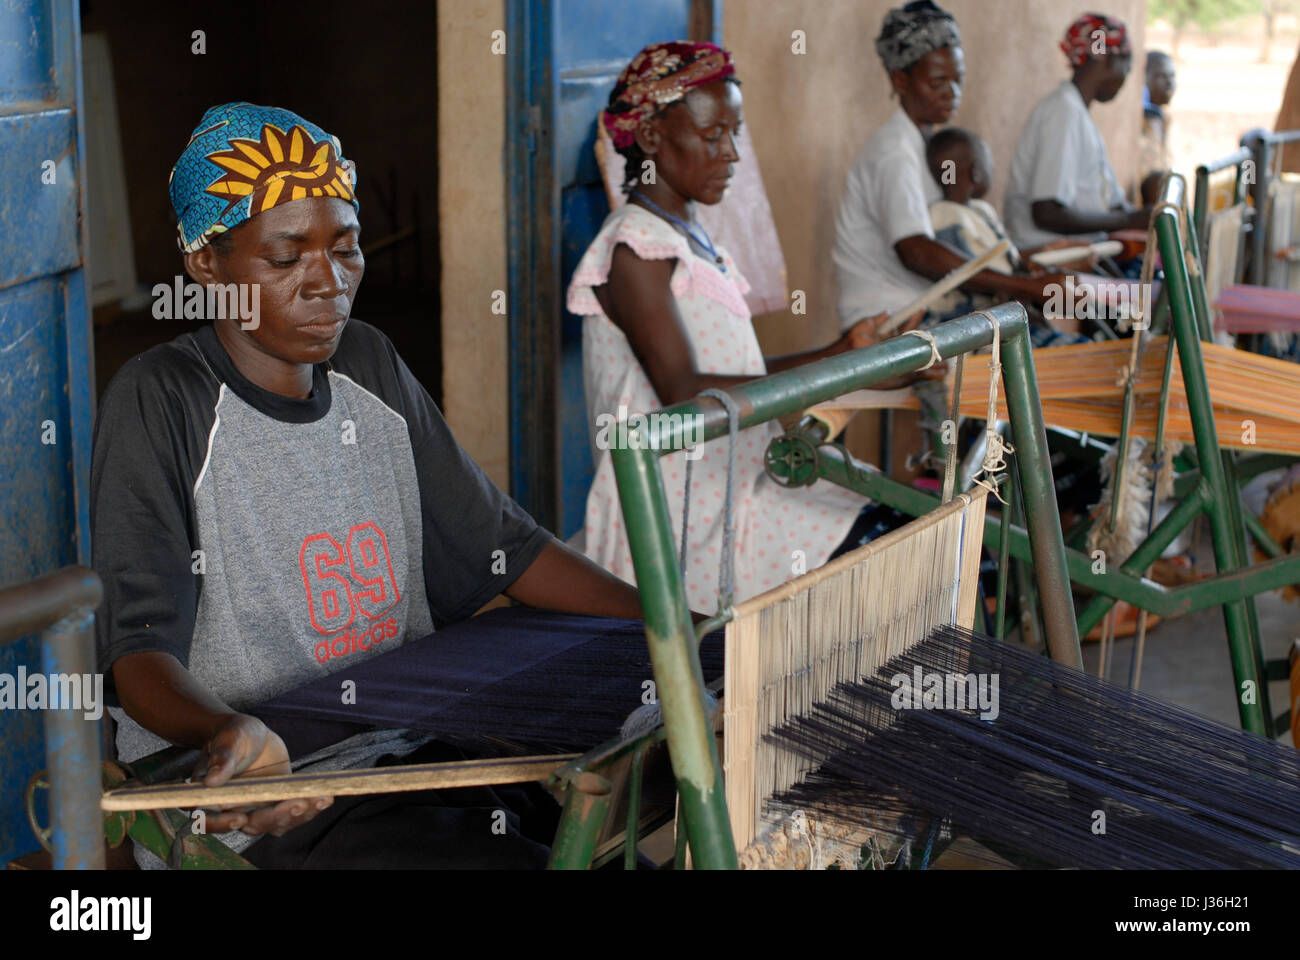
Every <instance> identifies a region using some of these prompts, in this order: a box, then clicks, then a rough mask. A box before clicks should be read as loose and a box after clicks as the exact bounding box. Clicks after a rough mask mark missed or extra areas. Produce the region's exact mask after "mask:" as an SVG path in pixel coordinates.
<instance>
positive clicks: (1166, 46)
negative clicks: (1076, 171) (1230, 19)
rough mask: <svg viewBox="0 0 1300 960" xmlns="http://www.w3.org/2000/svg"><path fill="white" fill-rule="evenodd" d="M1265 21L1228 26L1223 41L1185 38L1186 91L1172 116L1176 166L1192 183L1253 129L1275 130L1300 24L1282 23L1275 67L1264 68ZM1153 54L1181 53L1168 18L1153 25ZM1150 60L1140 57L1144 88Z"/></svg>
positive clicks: (1180, 60) (1181, 57)
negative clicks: (1145, 67)
mask: <svg viewBox="0 0 1300 960" xmlns="http://www.w3.org/2000/svg"><path fill="white" fill-rule="evenodd" d="M1263 36H1264V33H1263V22H1262V20H1261V19H1260V18H1259V17H1253V18H1246V19H1243V20H1240V21H1236V22H1234V23H1230V24H1225V25H1224V26H1223V27H1222V28H1221V29H1220V30H1219V31H1218V34H1217V36H1215V37H1206V36H1201V35H1199V34H1198V33H1196V32H1195V31H1188V32H1187V33H1185V34H1184V35H1183V37H1182V38H1181V40H1180V42H1179V44H1178V51H1177V55H1176V58H1175V65H1176V67H1177V70H1178V88H1177V91H1176V92H1175V94H1174V99H1173V102H1172V103H1170V105H1169V106H1168V107H1167V108H1166V110H1167V112H1168V114H1169V116H1170V118H1171V119H1170V127H1169V130H1170V149H1171V151H1172V154H1173V167H1174V169H1175V170H1177V171H1179V172H1180V173H1183V174H1186V175H1187V176H1188V178H1189V179H1190V177H1191V175H1192V174H1193V173H1195V171H1196V167H1197V165H1198V164H1202V163H1206V162H1208V161H1211V160H1214V159H1215V158H1217V157H1222V156H1224V155H1226V154H1229V153H1232V151H1234V150H1236V149H1237V146H1238V142H1239V140H1240V139H1241V135H1242V134H1243V133H1245V132H1246V131H1247V130H1249V129H1251V128H1252V127H1264V128H1266V129H1268V130H1272V129H1273V123H1274V121H1275V120H1276V119H1277V112H1278V108H1279V107H1280V106H1281V105H1282V93H1283V91H1284V90H1285V88H1286V81H1287V76H1288V74H1289V73H1290V70H1291V64H1292V62H1293V61H1294V60H1295V56H1296V52H1297V47H1298V46H1300V22H1298V21H1297V18H1296V17H1295V16H1290V17H1285V18H1279V22H1278V28H1277V31H1276V33H1275V35H1274V38H1273V42H1272V44H1271V45H1270V48H1269V57H1268V61H1267V62H1265V63H1260V62H1259V61H1260V52H1261V50H1262V48H1263ZM1147 48H1148V49H1157V50H1164V51H1165V52H1167V53H1168V52H1173V48H1174V42H1173V29H1172V28H1171V27H1170V26H1169V24H1168V23H1166V22H1164V21H1163V20H1157V21H1154V22H1149V23H1148V24H1147ZM1142 69H1143V63H1142V60H1141V59H1140V58H1138V57H1135V58H1134V64H1133V75H1134V77H1135V78H1137V79H1138V80H1139V82H1140V79H1141V76H1140V72H1141V70H1142Z"/></svg>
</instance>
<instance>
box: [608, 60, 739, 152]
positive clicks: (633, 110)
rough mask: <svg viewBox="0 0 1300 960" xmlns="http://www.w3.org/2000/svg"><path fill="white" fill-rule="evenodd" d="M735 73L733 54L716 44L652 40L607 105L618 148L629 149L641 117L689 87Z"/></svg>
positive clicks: (620, 77) (626, 70)
mask: <svg viewBox="0 0 1300 960" xmlns="http://www.w3.org/2000/svg"><path fill="white" fill-rule="evenodd" d="M735 73H736V68H735V67H734V66H732V64H731V54H730V53H728V52H727V51H726V50H723V49H722V48H721V47H719V46H717V45H716V44H713V43H688V42H686V41H676V42H673V43H652V44H650V46H648V47H646V48H645V49H644V50H642V51H641V52H640V53H638V54H637V55H636V56H635V57H633V58H632V62H631V63H629V64H628V65H627V66H626V67H624V68H623V72H622V73H620V74H619V75H618V83H616V84H615V85H614V90H613V92H612V93H610V95H609V106H608V107H606V108H605V129H606V130H607V131H608V132H609V136H610V139H611V140H613V141H614V146H615V147H618V148H619V149H622V148H624V147H630V146H631V145H632V144H633V143H634V142H635V141H636V128H637V127H638V126H640V124H641V121H642V120H644V119H646V118H647V117H651V116H653V115H654V114H655V113H657V112H658V111H659V110H661V109H663V108H664V107H666V106H668V105H669V104H670V103H676V102H677V101H678V100H680V99H682V97H684V96H686V92H687V91H688V90H691V89H692V88H694V87H702V86H705V85H706V84H710V83H714V82H716V81H718V80H723V79H725V78H726V77H730V76H734V75H735Z"/></svg>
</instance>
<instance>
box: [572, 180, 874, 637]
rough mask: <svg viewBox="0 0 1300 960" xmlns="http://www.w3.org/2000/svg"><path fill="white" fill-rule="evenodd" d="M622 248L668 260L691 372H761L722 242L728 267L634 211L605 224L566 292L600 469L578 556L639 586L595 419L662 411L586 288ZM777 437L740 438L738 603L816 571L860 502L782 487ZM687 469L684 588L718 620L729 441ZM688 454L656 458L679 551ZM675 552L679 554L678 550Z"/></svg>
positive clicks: (740, 283) (695, 605) (843, 494)
mask: <svg viewBox="0 0 1300 960" xmlns="http://www.w3.org/2000/svg"><path fill="white" fill-rule="evenodd" d="M620 243H623V244H626V245H627V246H628V247H630V248H631V249H632V251H633V252H634V253H636V255H637V256H639V257H641V258H642V259H643V260H661V259H674V260H676V261H677V265H676V267H675V269H674V270H673V274H672V279H671V289H672V293H673V296H674V297H675V298H676V300H677V307H678V310H679V311H680V313H681V317H682V321H683V324H684V326H685V329H686V332H687V335H688V337H689V338H690V346H691V351H692V354H693V355H694V358H695V366H696V369H697V370H699V371H700V372H701V373H712V374H719V375H732V376H753V377H761V376H764V375H765V374H766V373H767V368H766V366H765V365H764V362H763V353H762V351H761V350H760V348H759V344H758V337H757V336H756V335H755V334H754V325H753V323H752V322H751V320H750V313H749V308H748V307H747V306H746V305H745V298H744V294H745V292H746V291H747V290H748V289H749V285H748V284H747V283H746V282H745V278H744V277H742V276H741V275H740V273H739V271H738V270H737V269H736V265H735V263H734V262H733V261H732V259H731V257H730V255H729V254H728V253H727V252H726V250H724V249H722V248H721V247H719V248H718V253H719V255H720V256H721V257H722V258H723V262H724V264H725V266H726V268H727V269H726V272H725V273H723V272H721V271H720V270H718V268H717V267H716V266H715V265H714V264H713V263H712V262H711V261H709V260H705V259H704V258H702V257H700V256H698V255H696V254H695V253H694V252H693V251H692V249H691V246H690V244H689V243H688V242H687V240H686V238H685V237H684V236H682V235H681V234H680V233H678V232H677V231H676V230H675V229H673V227H672V226H671V225H670V224H669V223H668V222H667V221H665V220H663V219H661V218H660V217H658V216H656V215H655V214H653V213H651V212H650V211H648V210H646V209H645V208H643V207H640V206H638V205H636V204H631V203H628V204H624V205H623V206H622V207H620V208H619V209H618V210H616V211H614V212H613V213H611V214H610V215H609V217H608V218H607V219H606V220H605V223H604V225H603V226H602V227H601V230H600V233H599V234H598V235H597V236H596V239H595V240H593V241H592V243H591V246H590V247H588V248H587V252H586V253H585V254H584V255H583V258H582V260H581V262H580V263H579V264H578V268H577V270H576V271H575V272H574V275H573V281H572V283H571V284H570V285H569V291H568V308H569V310H570V311H571V312H572V313H574V314H576V315H578V316H581V317H583V318H584V321H583V332H582V370H583V379H584V385H585V388H586V398H587V415H588V425H589V429H590V431H591V437H592V454H593V460H594V462H595V465H596V473H595V477H594V479H593V481H592V484H591V490H590V491H589V492H588V494H587V514H586V518H585V524H584V527H585V535H586V546H585V550H586V554H587V556H588V557H590V558H591V559H592V560H594V561H595V562H596V563H598V564H600V565H601V566H602V567H604V568H605V569H606V570H609V571H611V572H612V573H614V574H615V575H616V576H618V577H621V578H622V579H623V580H626V581H627V582H629V583H633V584H635V583H636V577H635V574H634V573H633V570H632V557H631V553H630V552H629V550H628V544H627V534H626V532H625V530H624V529H623V514H622V510H621V509H620V504H619V496H618V488H617V486H616V485H615V481H614V468H613V462H612V460H611V458H610V451H609V447H611V446H613V444H614V442H616V440H617V434H616V431H614V430H607V431H600V429H599V427H600V425H601V423H602V422H609V421H608V420H607V419H606V418H604V417H601V415H602V414H608V415H610V416H612V417H614V418H617V416H618V412H619V407H620V406H622V407H624V408H625V410H626V412H627V414H628V415H631V414H633V413H648V412H651V411H654V410H658V409H661V408H662V407H663V406H664V404H663V403H662V402H661V401H660V399H659V396H658V394H657V393H656V392H655V389H654V387H653V386H652V385H651V383H650V379H649V377H647V376H646V373H645V370H644V369H642V367H641V364H640V362H639V361H638V360H637V358H636V355H635V354H634V353H633V352H632V348H631V346H630V345H629V344H628V342H627V338H626V337H624V335H623V332H622V331H621V330H620V329H619V328H618V327H617V326H615V325H614V323H613V322H612V321H611V320H610V319H609V318H608V317H606V316H605V313H604V311H603V310H602V309H601V306H600V303H599V301H597V299H596V296H595V293H594V292H593V288H595V287H599V286H601V285H602V284H604V283H605V282H606V281H607V279H608V278H609V268H610V263H611V260H612V259H613V255H614V248H615V247H616V246H617V245H618V244H620ZM780 433H781V428H780V425H779V424H777V423H775V422H769V423H765V424H762V425H760V426H756V427H751V428H749V429H747V430H742V431H741V432H740V434H739V435H738V437H737V441H736V442H737V444H738V446H737V448H736V478H735V481H734V487H733V494H732V496H733V503H734V511H735V524H736V538H735V543H736V551H735V552H736V556H735V577H736V584H735V586H736V601H737V602H739V601H741V600H746V599H748V598H750V597H753V596H756V595H758V594H760V593H763V592H764V591H766V590H770V589H771V588H773V587H776V586H779V585H780V584H782V583H784V582H785V581H787V580H790V579H793V578H794V577H795V576H798V575H799V574H801V573H804V572H805V571H807V570H811V569H813V568H814V567H818V566H821V565H822V564H823V563H825V562H826V559H827V558H828V557H829V556H830V554H831V552H832V551H833V550H834V549H835V548H836V547H837V546H839V544H840V542H841V541H842V540H843V539H844V537H845V536H846V535H847V534H848V531H849V528H850V527H851V526H852V525H853V521H854V519H856V517H857V515H858V513H859V511H860V510H861V509H862V507H863V506H864V505H865V504H866V503H867V500H866V499H865V498H864V497H862V496H860V495H858V494H855V493H852V492H851V491H848V490H845V489H843V488H841V487H837V486H834V485H833V484H831V483H828V482H826V481H824V480H822V481H818V482H817V483H816V484H815V485H814V486H812V487H800V488H797V489H785V488H783V487H780V486H778V485H777V484H776V483H774V482H773V481H772V480H771V478H769V477H768V476H767V474H766V473H765V472H764V470H763V456H764V453H765V452H766V450H767V444H768V441H770V440H771V439H772V438H773V437H775V436H779V435H780ZM693 452H694V453H697V454H699V456H698V459H696V460H695V461H694V464H693V466H692V468H691V510H690V528H689V530H688V531H687V543H688V550H687V569H686V593H687V596H688V598H689V599H690V604H691V609H693V610H698V611H701V612H704V613H715V612H716V611H717V605H718V602H717V601H718V573H719V569H718V564H719V560H720V559H721V552H722V532H723V524H724V519H725V516H724V510H723V505H724V498H725V496H726V489H727V459H728V439H727V438H726V437H725V436H723V437H719V438H718V439H716V440H712V441H710V442H709V443H706V444H704V445H703V448H702V450H698V451H693ZM685 467H686V454H685V452H681V453H673V454H669V455H668V456H664V457H661V458H660V459H659V470H660V474H661V476H662V478H663V485H664V490H665V493H666V495H667V499H668V513H669V516H670V517H671V518H672V522H673V540H674V542H675V543H676V544H677V548H678V550H679V552H680V550H681V542H680V536H681V523H682V505H683V503H684V497H683V494H684V486H685V480H686V470H685ZM679 555H680V553H679Z"/></svg>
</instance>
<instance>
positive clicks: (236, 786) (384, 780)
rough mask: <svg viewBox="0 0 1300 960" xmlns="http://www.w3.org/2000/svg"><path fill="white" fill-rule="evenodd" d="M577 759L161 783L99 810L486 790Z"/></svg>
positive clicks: (106, 801)
mask: <svg viewBox="0 0 1300 960" xmlns="http://www.w3.org/2000/svg"><path fill="white" fill-rule="evenodd" d="M577 756H578V754H576V753H564V754H558V755H555V756H549V757H512V758H509V759H504V760H503V759H497V758H489V759H486V760H462V761H457V762H454V763H420V764H407V765H404V766H394V767H378V768H374V769H369V770H335V771H331V772H329V773H290V774H286V775H284V776H279V777H248V778H245V779H240V780H232V781H230V782H229V783H225V784H222V785H221V786H219V787H205V786H204V785H203V784H202V783H160V784H152V785H149V786H144V787H123V788H121V789H119V790H109V791H108V792H106V793H105V794H104V795H103V797H101V798H100V801H99V805H100V808H101V809H103V810H110V811H116V810H164V809H169V808H171V807H181V808H184V809H189V808H192V807H209V806H232V805H236V806H243V805H245V804H265V803H278V802H279V801H281V800H303V799H310V798H313V797H351V796H361V795H363V794H367V793H404V792H407V791H411V790H435V789H445V788H451V787H489V786H496V785H498V784H505V783H528V782H531V781H534V780H545V779H546V778H547V777H549V776H550V775H551V774H552V773H554V772H555V771H556V770H557V769H558V768H559V767H561V766H562V765H564V764H565V763H567V762H568V761H570V760H573V759H574V758H576V757H577Z"/></svg>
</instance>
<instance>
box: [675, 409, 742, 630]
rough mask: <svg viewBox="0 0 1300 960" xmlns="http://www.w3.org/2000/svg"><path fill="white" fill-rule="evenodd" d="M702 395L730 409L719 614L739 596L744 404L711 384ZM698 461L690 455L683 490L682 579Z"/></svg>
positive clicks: (719, 569)
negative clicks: (737, 510)
mask: <svg viewBox="0 0 1300 960" xmlns="http://www.w3.org/2000/svg"><path fill="white" fill-rule="evenodd" d="M700 396H702V397H712V398H713V399H714V400H717V401H718V402H719V403H720V404H722V408H723V409H724V410H726V411H727V492H726V498H725V500H724V502H723V523H722V557H721V558H720V559H719V561H718V610H717V616H723V615H725V614H726V613H727V611H729V610H730V609H731V604H732V601H733V600H734V599H735V586H736V584H735V579H736V573H735V557H734V551H735V539H736V525H735V518H734V516H733V514H732V506H733V500H732V493H733V491H734V486H735V479H736V438H737V434H739V432H740V408H739V407H737V406H736V401H735V400H733V399H731V394H729V393H727V392H725V391H723V390H717V389H714V388H713V387H710V388H709V389H708V390H702V391H700ZM693 462H694V461H692V460H691V458H690V457H687V458H686V475H685V479H684V490H683V494H682V546H681V573H682V579H683V580H685V579H686V551H687V540H686V536H687V534H688V533H689V532H690V517H691V465H692V463H693Z"/></svg>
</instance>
